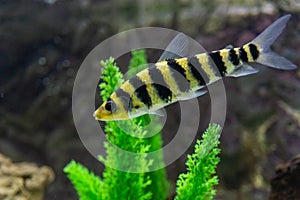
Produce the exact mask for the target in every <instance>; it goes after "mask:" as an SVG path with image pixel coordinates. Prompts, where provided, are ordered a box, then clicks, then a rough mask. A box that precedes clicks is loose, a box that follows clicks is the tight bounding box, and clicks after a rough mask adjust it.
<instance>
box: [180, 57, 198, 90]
mask: <svg viewBox="0 0 300 200" xmlns="http://www.w3.org/2000/svg"><path fill="white" fill-rule="evenodd" d="M175 60H176V62H177V63H178V64H179V65H180V66H181V67H182V68H183V69H184V70H185V75H186V78H187V80H188V81H189V82H190V84H191V88H195V87H197V86H198V81H197V79H195V78H194V76H193V74H192V72H191V70H190V68H189V66H188V59H187V58H179V59H175Z"/></svg>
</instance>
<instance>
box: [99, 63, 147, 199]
mask: <svg viewBox="0 0 300 200" xmlns="http://www.w3.org/2000/svg"><path fill="white" fill-rule="evenodd" d="M101 64H102V65H103V67H104V69H103V72H102V80H103V82H102V83H101V84H100V86H99V87H100V89H101V96H102V99H103V101H105V100H107V98H108V97H109V96H110V95H111V94H112V93H113V92H114V91H115V89H117V88H118V87H119V86H120V85H121V83H123V82H124V80H123V75H122V74H121V72H120V71H119V68H118V67H117V66H116V65H115V62H114V60H113V59H112V58H110V59H109V60H107V61H104V62H101ZM140 123H141V122H140ZM122 127H126V131H130V132H131V133H134V135H135V136H137V137H133V136H131V135H130V133H127V132H126V131H125V130H123V129H122ZM105 132H106V133H107V140H108V142H105V147H106V151H107V157H106V158H103V157H100V160H101V161H103V162H104V164H105V165H106V166H114V168H119V169H128V170H130V169H133V167H135V169H133V170H140V171H142V170H147V169H148V168H149V167H150V166H151V164H152V160H148V159H147V156H146V154H145V153H147V152H148V151H149V149H150V145H149V144H147V143H146V142H145V140H144V139H142V137H143V136H145V134H146V132H145V131H143V129H142V127H141V126H137V125H136V124H135V122H134V121H133V120H124V121H119V122H118V123H116V122H114V121H111V122H107V123H106V126H105ZM115 146H117V147H119V148H120V149H122V150H123V151H119V150H117V149H116V147H115ZM127 151H129V152H134V153H136V154H134V155H130V156H129V155H128V154H126V152H127ZM132 163H134V165H131V164H132ZM103 177H104V181H103V189H104V191H105V194H104V199H112V200H117V199H137V200H148V199H151V196H152V193H151V192H150V191H146V187H147V186H149V185H150V184H151V183H152V182H151V180H150V179H149V176H147V175H146V174H145V173H129V172H124V171H119V170H116V169H113V168H110V167H106V168H105V171H104V172H103Z"/></svg>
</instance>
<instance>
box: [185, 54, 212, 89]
mask: <svg viewBox="0 0 300 200" xmlns="http://www.w3.org/2000/svg"><path fill="white" fill-rule="evenodd" d="M188 66H189V68H190V70H191V72H192V75H193V77H194V78H195V79H196V80H197V81H198V84H199V85H205V84H206V82H205V80H206V81H209V78H208V77H207V75H206V73H205V72H204V71H203V69H202V68H201V63H199V61H198V59H197V58H196V57H190V58H188ZM204 77H205V78H206V79H205V80H204Z"/></svg>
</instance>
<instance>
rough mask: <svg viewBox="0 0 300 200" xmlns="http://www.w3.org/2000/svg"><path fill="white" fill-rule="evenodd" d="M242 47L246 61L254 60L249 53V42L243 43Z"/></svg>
mask: <svg viewBox="0 0 300 200" xmlns="http://www.w3.org/2000/svg"><path fill="white" fill-rule="evenodd" d="M243 48H244V50H245V51H246V53H247V57H248V62H253V61H254V60H253V57H252V54H251V52H250V49H249V44H245V45H244V46H243Z"/></svg>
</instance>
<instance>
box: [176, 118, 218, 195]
mask: <svg viewBox="0 0 300 200" xmlns="http://www.w3.org/2000/svg"><path fill="white" fill-rule="evenodd" d="M220 130H221V128H220V126H218V125H216V124H212V125H210V126H209V127H208V129H207V130H206V131H205V133H204V134H203V136H202V140H201V141H200V140H198V141H197V143H196V145H195V152H194V154H192V155H188V160H187V162H186V166H187V173H186V174H180V175H179V179H178V180H177V190H176V191H177V196H176V198H175V199H176V200H195V199H196V200H202V199H203V200H204V199H205V200H207V199H212V198H213V196H214V195H215V193H216V191H215V190H214V189H213V187H214V186H215V185H217V184H218V177H217V176H216V175H214V174H215V173H216V166H217V164H218V163H219V161H220V159H219V157H218V154H219V153H220V149H219V148H218V145H219V143H220V142H219V138H220V134H219V133H220Z"/></svg>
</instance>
